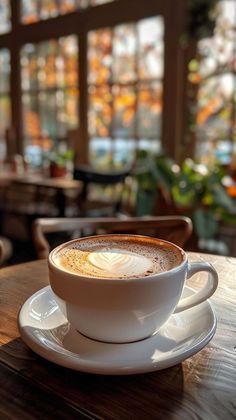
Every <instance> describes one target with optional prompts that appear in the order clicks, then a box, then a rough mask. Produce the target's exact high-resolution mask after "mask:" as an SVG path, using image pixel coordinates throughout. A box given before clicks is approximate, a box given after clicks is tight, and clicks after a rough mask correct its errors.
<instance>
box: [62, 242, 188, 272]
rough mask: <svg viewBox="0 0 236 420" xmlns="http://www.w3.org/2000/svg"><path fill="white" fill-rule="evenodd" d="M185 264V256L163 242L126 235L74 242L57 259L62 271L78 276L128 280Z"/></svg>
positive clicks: (63, 248) (63, 249) (64, 248)
mask: <svg viewBox="0 0 236 420" xmlns="http://www.w3.org/2000/svg"><path fill="white" fill-rule="evenodd" d="M181 260H182V256H181V253H180V252H179V251H178V250H177V251H175V250H174V249H173V247H171V246H169V245H168V244H164V243H163V242H162V241H161V240H160V241H159V242H158V241H157V240H154V241H153V240H152V238H146V239H142V237H141V238H139V237H138V239H136V237H135V236H134V237H132V236H125V237H123V236H122V235H121V236H119V235H117V236H116V235H114V236H109V235H108V237H105V238H104V237H103V236H102V235H101V236H99V235H98V236H97V237H96V236H94V237H87V238H83V239H81V240H77V241H73V242H72V243H71V244H69V246H65V247H62V249H61V250H60V251H59V252H58V253H57V254H56V256H55V262H56V264H57V265H58V266H59V267H61V268H62V269H63V270H65V271H68V272H71V273H73V274H75V275H78V276H85V277H94V278H103V279H116V278H117V279H124V280H125V279H134V278H142V277H146V276H152V275H154V274H158V273H161V272H163V271H167V270H171V269H172V268H173V267H175V266H176V265H178V264H180V263H181Z"/></svg>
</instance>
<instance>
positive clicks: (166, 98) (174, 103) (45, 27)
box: [0, 0, 187, 162]
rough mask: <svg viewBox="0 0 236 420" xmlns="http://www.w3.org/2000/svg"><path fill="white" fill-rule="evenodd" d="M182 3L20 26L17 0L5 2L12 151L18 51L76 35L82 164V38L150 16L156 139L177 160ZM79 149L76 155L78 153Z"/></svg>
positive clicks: (17, 120) (167, 1) (18, 129)
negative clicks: (156, 33)
mask: <svg viewBox="0 0 236 420" xmlns="http://www.w3.org/2000/svg"><path fill="white" fill-rule="evenodd" d="M186 4H187V0H176V1H175V8H174V9H173V0H159V1H158V0H148V1H146V0H135V7H134V0H119V1H114V2H110V3H105V4H101V5H98V6H95V7H90V8H88V9H83V10H78V11H75V12H71V13H68V14H65V15H61V16H58V17H54V18H49V19H47V20H42V21H39V22H35V23H32V24H23V23H21V16H20V14H21V4H20V1H15V0H11V17H12V28H11V31H10V32H9V33H6V34H4V35H0V49H1V48H8V49H9V50H10V56H11V75H10V91H11V98H12V99H14V100H11V118H12V123H11V124H12V127H11V129H14V132H15V138H16V143H15V146H14V148H15V150H14V151H15V153H21V154H23V152H24V151H23V148H24V141H23V126H22V125H23V118H22V103H21V101H22V98H21V97H22V91H21V68H20V49H21V47H22V46H23V45H24V44H27V43H39V42H42V41H47V40H48V39H57V38H60V37H63V36H67V35H76V36H77V37H78V48H79V55H80V59H79V65H78V84H79V87H80V106H79V118H78V120H79V122H80V127H79V141H78V142H77V143H76V145H75V146H76V149H77V150H76V151H75V152H76V155H77V156H79V154H82V156H83V157H84V158H83V160H84V162H86V161H88V150H89V147H88V142H89V134H88V92H87V88H88V86H87V72H88V62H87V34H88V32H89V31H91V30H96V29H100V28H106V27H114V26H116V25H120V24H123V23H130V22H135V21H138V20H141V19H145V18H148V17H152V16H158V15H160V16H162V17H163V19H164V27H165V32H164V78H163V110H162V135H161V143H162V147H163V150H164V151H165V152H166V153H167V154H168V155H169V156H171V157H172V158H174V159H175V160H177V161H179V160H180V158H181V144H182V143H183V133H184V121H183V120H184V118H183V115H184V90H185V85H186V75H187V71H186V69H187V66H186V49H183V48H182V47H181V44H180V39H181V36H182V35H183V33H184V31H185V14H186ZM78 151H79V153H78Z"/></svg>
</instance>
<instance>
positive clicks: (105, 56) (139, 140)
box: [88, 17, 164, 165]
mask: <svg viewBox="0 0 236 420" xmlns="http://www.w3.org/2000/svg"><path fill="white" fill-rule="evenodd" d="M163 35H164V24H163V19H162V17H153V18H148V19H144V20H141V21H139V22H137V23H130V24H123V25H119V26H116V27H114V28H105V29H99V30H96V31H92V32H90V33H89V35H88V61H89V72H88V86H89V135H90V149H91V160H92V162H93V163H94V164H95V163H96V164H97V165H98V164H99V163H100V164H102V165H104V163H106V164H108V163H109V162H110V164H115V165H123V164H125V163H127V161H130V160H132V158H133V156H134V151H135V150H136V149H138V148H145V149H147V148H149V149H153V150H157V149H158V147H160V136H161V119H162V118H161V117H162V87H163V86H162V85H163V80H162V79H163V66H164V63H163V50H164V43H163Z"/></svg>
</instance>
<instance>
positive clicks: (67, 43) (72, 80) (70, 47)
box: [56, 35, 78, 87]
mask: <svg viewBox="0 0 236 420" xmlns="http://www.w3.org/2000/svg"><path fill="white" fill-rule="evenodd" d="M58 46H59V49H58V54H57V57H56V70H57V85H58V86H62V87H64V86H77V83H78V46H77V41H76V37H75V36H73V35H72V36H68V37H65V38H60V39H59V45H58Z"/></svg>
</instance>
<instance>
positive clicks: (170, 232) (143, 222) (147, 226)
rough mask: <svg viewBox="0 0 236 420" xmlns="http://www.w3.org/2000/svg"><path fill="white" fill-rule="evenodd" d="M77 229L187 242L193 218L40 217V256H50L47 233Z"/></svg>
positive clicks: (37, 236)
mask: <svg viewBox="0 0 236 420" xmlns="http://www.w3.org/2000/svg"><path fill="white" fill-rule="evenodd" d="M62 232H73V233H74V234H75V232H76V234H75V235H74V237H82V236H88V235H94V234H103V233H134V234H141V235H150V236H156V237H159V238H161V239H166V240H169V241H171V242H174V243H175V244H176V245H179V246H181V247H182V246H183V245H184V244H185V243H186V241H187V239H188V238H189V237H190V235H191V233H192V222H191V219H189V218H188V217H184V216H156V217H155V216H150V217H146V216H145V217H127V218H121V219H118V218H115V217H103V218H83V217H82V218H39V219H36V220H35V221H34V223H33V240H34V244H35V249H36V253H37V257H38V258H47V256H48V254H49V252H50V244H49V241H48V239H47V234H51V233H62Z"/></svg>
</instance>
